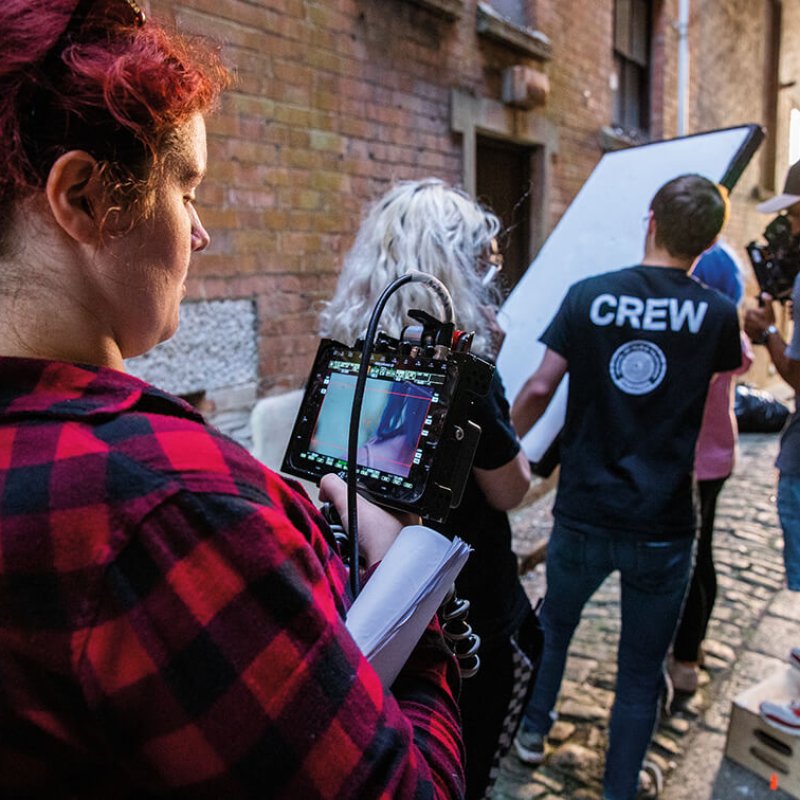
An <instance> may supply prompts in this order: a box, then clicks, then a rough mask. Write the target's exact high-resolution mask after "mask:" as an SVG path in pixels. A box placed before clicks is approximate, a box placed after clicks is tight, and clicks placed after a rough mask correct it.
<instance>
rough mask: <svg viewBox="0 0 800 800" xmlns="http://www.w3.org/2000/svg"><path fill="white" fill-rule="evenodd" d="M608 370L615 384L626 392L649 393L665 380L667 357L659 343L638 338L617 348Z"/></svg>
mask: <svg viewBox="0 0 800 800" xmlns="http://www.w3.org/2000/svg"><path fill="white" fill-rule="evenodd" d="M608 371H609V373H610V374H611V380H612V381H614V385H615V386H616V387H617V388H618V389H620V390H621V391H623V392H625V393H626V394H647V393H648V392H652V391H653V389H655V388H656V386H658V385H659V384H660V383H661V381H663V380H664V375H666V374H667V359H666V357H665V356H664V352H663V351H662V350H661V348H660V347H658V345H655V344H653V343H652V342H645V341H644V340H642V339H637V340H635V341H633V342H627V343H626V344H623V345H622V346H621V347H618V348H617V349H616V351H615V352H614V355H613V356H611V361H610V363H609V365H608Z"/></svg>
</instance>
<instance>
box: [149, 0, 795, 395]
mask: <svg viewBox="0 0 800 800" xmlns="http://www.w3.org/2000/svg"><path fill="white" fill-rule="evenodd" d="M773 4H774V3H773V0H763V1H759V2H755V0H690V4H689V5H690V20H689V26H688V39H689V47H690V68H689V83H688V105H687V112H688V113H687V122H688V126H687V127H688V129H687V133H694V132H698V131H703V130H710V129H714V128H720V127H726V126H732V125H739V124H742V123H746V122H756V123H762V122H763V121H764V109H765V108H766V107H768V106H767V105H766V103H767V100H765V95H764V81H765V67H764V64H765V59H766V54H767V52H768V42H767V30H768V25H767V21H768V15H769V10H770V7H771V6H772V5H773ZM149 5H150V10H151V12H152V13H153V15H154V16H156V17H159V18H161V19H166V20H168V21H171V22H174V24H176V25H177V26H178V27H179V28H180V29H181V30H184V31H190V32H197V33H200V34H204V35H207V36H210V37H212V38H214V39H216V40H217V41H218V42H219V43H220V44H221V46H222V50H223V53H224V57H225V59H226V62H227V63H228V64H229V65H230V66H231V67H232V68H233V69H234V70H235V73H236V77H237V82H236V86H235V88H234V89H233V90H231V91H230V92H228V93H227V95H226V96H225V97H224V99H223V101H222V106H221V109H220V111H219V113H218V114H217V115H215V116H214V117H213V118H211V119H210V120H209V159H210V170H209V174H208V177H207V179H206V181H205V183H204V184H203V186H202V187H201V189H200V192H199V200H200V210H201V214H202V216H203V218H204V221H205V223H206V225H207V227H208V228H209V230H210V231H211V233H212V246H211V248H210V249H209V251H208V252H206V253H203V254H201V255H200V256H199V257H198V258H197V259H196V261H195V263H194V267H193V273H192V277H191V280H190V285H189V296H188V299H189V300H193V301H201V300H220V299H252V300H253V301H254V302H255V307H256V309H257V330H258V359H259V366H258V369H259V380H260V390H259V391H260V393H261V394H268V393H272V392H275V391H279V390H282V389H285V388H292V387H296V386H300V385H301V384H302V382H303V381H304V379H305V377H306V375H307V372H308V369H309V367H310V363H311V358H312V356H313V353H314V352H315V350H316V334H315V323H316V316H317V313H318V309H319V304H320V302H321V301H323V300H324V299H325V298H326V297H328V296H329V295H330V294H331V293H332V291H333V289H334V286H335V282H336V278H337V274H338V269H339V265H340V263H341V259H342V257H343V255H344V253H345V251H346V249H347V248H348V246H349V245H350V243H351V241H352V237H353V235H354V233H355V231H356V229H357V227H358V224H359V221H360V215H361V212H362V209H363V207H364V205H365V204H366V203H368V202H369V201H370V200H373V199H374V198H376V197H377V196H378V195H380V194H381V193H382V192H383V191H384V190H385V189H386V188H387V187H388V185H389V184H390V182H391V181H393V180H396V179H407V178H418V177H423V176H427V175H436V176H439V177H441V178H444V179H445V180H448V181H451V182H453V183H456V184H458V183H461V181H462V180H463V163H464V162H463V141H462V138H461V137H460V136H459V135H457V134H455V133H453V132H452V131H451V119H450V97H451V92H452V91H453V90H454V89H460V90H464V91H467V92H470V93H472V94H474V95H475V96H477V97H483V98H488V99H490V100H494V101H498V102H499V101H500V94H501V75H502V71H503V70H504V69H505V68H506V67H509V66H511V65H515V64H523V65H527V66H531V67H536V68H537V69H540V70H542V71H544V72H546V73H547V75H548V77H549V80H550V87H551V91H550V96H549V99H548V101H547V104H546V106H545V107H544V108H543V109H540V110H539V111H537V113H538V114H540V115H543V116H544V117H545V118H546V119H547V120H549V121H550V122H551V123H552V124H553V125H554V126H555V128H556V130H557V132H558V149H557V153H555V154H554V155H553V156H552V163H551V164H550V165H549V166H550V169H549V171H548V175H549V181H550V185H549V186H548V187H547V193H546V196H547V198H548V208H547V209H546V212H547V216H546V218H547V219H548V220H549V223H550V225H551V227H552V226H553V225H555V223H556V222H557V221H558V219H559V217H560V216H561V214H562V213H563V212H564V210H565V209H566V207H567V206H568V205H569V203H570V201H571V200H572V199H573V197H574V196H575V194H576V193H577V192H578V190H579V189H580V187H581V185H582V184H583V182H584V181H585V180H586V178H587V177H588V175H589V174H590V172H591V171H592V169H593V167H594V166H595V165H596V163H597V162H598V160H599V159H600V158H601V156H602V155H603V150H602V148H601V137H600V131H601V129H602V128H603V126H608V125H609V124H610V122H611V115H612V90H611V74H612V71H613V69H614V61H613V50H612V47H613V44H612V37H613V31H614V5H615V3H614V0H528V3H527V10H528V15H529V22H530V24H531V26H535V28H536V29H537V30H539V31H541V32H542V33H544V34H545V35H546V36H547V37H549V39H550V41H551V44H552V57H551V58H550V59H549V60H541V59H537V58H535V57H533V56H530V55H527V54H526V53H524V52H522V51H519V50H517V49H514V48H513V47H511V46H509V45H507V44H505V43H502V42H497V41H494V40H492V39H489V38H487V37H485V36H482V35H480V34H479V33H478V32H477V31H476V14H477V7H478V2H477V0H464V2H463V3H462V4H461V6H462V8H461V13H460V15H459V16H458V17H457V18H455V19H450V18H447V17H444V16H441V15H437V13H435V12H434V11H432V10H430V9H429V8H426V7H424V4H423V3H422V1H421V0H420V2H419V3H416V2H411V0H152V2H151V3H150V4H149ZM651 5H652V8H653V25H652V35H653V43H652V44H653V46H652V53H651V63H652V69H651V87H652V106H651V109H650V123H651V133H652V135H653V137H654V138H670V137H673V136H675V135H676V134H677V118H678V114H677V97H678V45H679V33H680V31H679V29H678V26H677V15H678V0H655V1H654V2H653V3H652V4H651ZM798 30H800V10H798V8H797V4H796V3H784V4H783V40H782V47H781V53H782V62H781V69H780V82H781V83H782V84H784V85H786V84H790V83H792V82H793V81H794V80H795V79H796V77H798V72H800V55H798V54H797V53H796V52H793V48H792V42H793V41H794V39H795V33H796V32H798ZM795 98H797V100H795ZM773 102H777V104H778V114H777V119H778V126H777V127H776V130H775V131H770V132H769V134H770V135H772V136H775V137H777V138H776V141H777V159H776V164H775V165H769V164H765V163H764V160H763V159H762V158H761V157H759V156H758V155H757V156H756V157H755V158H754V159H753V161H752V162H751V165H750V166H749V168H748V169H747V170H746V172H745V174H744V175H743V176H742V178H741V180H740V182H739V184H738V186H737V187H736V190H735V191H734V194H733V215H732V220H731V224H730V228H729V231H728V239H729V240H730V241H731V242H732V243H733V244H734V245H735V246H737V247H738V248H740V252H741V255H742V258H743V259H745V254H744V250H743V245H744V244H745V243H746V242H747V241H749V240H750V239H752V238H755V237H756V236H758V235H759V233H760V232H761V230H762V229H763V227H764V223H765V222H766V220H765V219H764V218H763V217H761V216H760V215H758V214H756V213H755V211H754V206H755V203H756V202H757V201H758V193H759V187H760V186H762V185H763V184H764V182H765V181H764V176H765V174H766V172H765V171H767V172H768V171H770V170H771V169H774V170H776V171H777V172H776V174H777V178H776V180H777V183H778V184H779V187H780V185H781V184H782V180H783V173H784V172H785V169H786V166H787V163H788V161H787V159H788V119H789V112H790V109H791V107H792V105H793V104H795V102H800V89H798V88H797V87H795V86H793V85H792V86H789V87H787V88H784V89H781V90H780V91H779V93H778V97H777V100H775V99H774V98H773ZM767 183H768V182H767ZM779 187H778V188H779ZM533 191H534V192H535V193H536V192H541V193H542V196H544V187H536V186H534V187H533ZM745 260H746V259H745ZM209 335H210V336H213V331H210V332H209Z"/></svg>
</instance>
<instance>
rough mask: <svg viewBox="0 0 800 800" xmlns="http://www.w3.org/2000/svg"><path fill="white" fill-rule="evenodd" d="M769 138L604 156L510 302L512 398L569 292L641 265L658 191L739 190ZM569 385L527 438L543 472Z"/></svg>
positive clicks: (748, 135) (505, 370)
mask: <svg viewBox="0 0 800 800" xmlns="http://www.w3.org/2000/svg"><path fill="white" fill-rule="evenodd" d="M763 137H764V134H763V131H762V129H761V128H760V127H759V126H758V125H743V126H741V127H736V128H726V129H723V130H717V131H710V132H708V133H699V134H695V135H693V136H684V137H681V138H678V139H670V140H667V141H662V142H653V143H651V144H646V145H641V146H639V147H631V148H628V149H626V150H618V151H616V152H613V153H606V154H605V155H604V156H603V157H602V158H601V159H600V162H599V163H598V164H597V166H596V167H595V168H594V171H593V172H592V174H591V175H590V176H589V178H588V180H587V181H586V183H585V184H584V185H583V187H582V188H581V190H580V191H579V192H578V194H577V196H576V197H575V199H574V200H573V201H572V203H571V204H570V206H569V208H567V210H566V212H565V213H564V216H563V217H562V218H561V220H560V221H559V223H558V225H556V227H555V229H554V230H553V232H552V233H551V234H550V236H549V237H548V238H547V241H545V243H544V245H543V246H542V248H541V250H540V251H539V254H538V255H537V256H536V258H535V259H534V261H533V263H532V264H531V265H530V267H528V269H527V271H526V272H525V274H524V275H523V276H522V279H521V280H520V282H519V283H518V284H517V286H516V287H515V288H514V291H513V292H512V293H511V294H510V295H509V297H508V299H507V300H506V302H505V303H504V305H503V307H502V312H501V315H500V321H501V323H502V325H503V327H504V328H505V330H506V338H505V342H504V343H503V347H502V350H501V351H500V354H499V357H498V359H497V366H498V369H499V370H500V372H501V374H502V376H503V381H504V382H505V385H506V389H507V392H508V397H509V399H511V400H512V401H513V399H514V398H515V397H516V396H517V394H518V393H519V390H520V389H521V388H522V385H523V383H524V382H525V381H526V380H527V378H528V377H529V376H530V375H531V374H532V373H533V372H534V371H535V370H536V368H537V367H538V366H539V363H540V361H541V360H542V356H543V355H544V351H545V347H544V345H543V344H541V342H539V336H541V334H542V333H543V332H544V329H545V328H546V327H547V325H548V323H549V322H550V320H551V319H552V318H553V315H554V314H555V313H556V311H557V310H558V308H559V306H560V305H561V301H562V300H563V298H564V295H565V294H566V292H567V289H568V288H569V287H570V286H571V285H572V284H573V283H575V282H577V281H579V280H582V279H583V278H588V277H590V276H591V275H598V274H600V273H603V272H608V271H610V270H613V269H621V268H623V267H628V266H633V265H635V264H638V263H639V262H640V260H641V258H642V255H643V253H644V237H645V224H644V221H645V219H646V217H647V213H648V209H649V206H650V201H651V200H652V198H653V195H655V193H656V192H657V191H658V189H659V188H660V187H661V186H663V185H664V184H665V183H666V182H667V181H669V180H671V179H672V178H676V177H678V176H679V175H684V174H687V173H697V174H699V175H703V176H705V177H707V178H709V179H710V180H712V181H716V182H717V183H721V184H723V185H724V186H726V187H727V188H728V190H731V189H733V186H734V185H735V183H736V181H737V180H738V179H739V177H740V176H741V174H742V172H743V171H744V169H745V167H746V166H747V164H748V162H749V161H750V159H751V158H752V156H753V153H755V151H756V150H757V149H758V146H759V144H760V143H761V140H762V139H763ZM566 389H567V380H566V378H565V380H564V381H562V385H561V386H560V387H559V388H558V391H557V392H556V395H555V397H554V398H553V400H552V402H551V403H550V407H549V408H548V409H547V411H546V412H545V414H544V415H543V416H542V418H541V419H540V420H539V422H537V424H536V425H534V427H533V428H532V429H531V430H530V431H529V432H528V434H527V435H526V436H525V438H524V439H523V448H524V450H525V452H526V453H527V455H528V458H529V459H530V461H531V462H533V463H534V464H539V465H540V468H539V469H538V470H537V471H538V472H540V474H548V473H549V472H550V471H551V470H552V467H553V466H554V464H555V460H554V459H553V457H552V454H553V450H552V448H553V446H554V443H555V441H556V437H557V436H558V433H559V431H560V430H561V427H562V426H563V424H564V416H565V412H566V400H567V393H566ZM548 451H550V452H549V453H548ZM546 455H547V458H545V456H546ZM548 464H549V466H548Z"/></svg>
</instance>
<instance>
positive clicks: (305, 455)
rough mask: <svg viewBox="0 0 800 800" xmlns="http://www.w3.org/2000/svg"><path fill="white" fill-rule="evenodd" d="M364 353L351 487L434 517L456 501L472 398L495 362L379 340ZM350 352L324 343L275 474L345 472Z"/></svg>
mask: <svg viewBox="0 0 800 800" xmlns="http://www.w3.org/2000/svg"><path fill="white" fill-rule="evenodd" d="M378 344H379V345H380V346H379V347H376V352H373V354H372V356H371V357H370V363H369V369H368V371H367V379H366V382H365V385H364V398H363V402H362V406H361V417H360V420H359V428H358V443H357V449H356V475H357V476H358V484H359V491H360V492H362V493H364V494H365V495H366V496H367V497H369V498H370V499H372V500H373V501H374V502H377V503H379V504H381V505H385V506H389V507H391V508H398V509H405V510H410V511H414V513H417V514H420V515H421V516H423V517H426V518H428V519H432V520H439V521H442V520H444V519H445V518H446V516H447V514H448V512H449V510H450V509H451V508H453V507H455V506H456V505H457V504H458V503H459V502H460V501H461V497H462V495H463V492H464V487H465V486H466V483H467V480H468V478H469V474H470V469H471V468H472V459H473V457H474V455H475V448H476V447H477V445H478V439H479V437H480V432H481V429H480V426H479V425H477V423H475V422H474V421H473V420H472V419H471V416H472V412H473V406H474V400H475V398H476V397H482V396H484V395H486V393H487V392H488V391H489V386H490V384H491V381H492V374H493V371H494V368H493V367H492V365H491V364H489V363H487V362H485V361H483V360H481V359H479V358H476V357H475V356H473V355H471V354H469V353H466V352H450V354H449V355H448V357H447V358H433V357H431V356H427V355H421V354H420V353H419V348H416V347H410V348H405V347H404V346H403V347H401V346H400V345H401V343H400V342H399V341H398V340H396V339H390V338H389V337H384V338H383V339H381V338H380V337H379V339H378ZM360 368H361V352H360V350H358V349H355V348H352V347H348V346H347V345H344V344H341V343H340V342H335V341H333V340H331V339H323V340H322V342H320V346H319V350H318V351H317V356H316V358H315V360H314V366H313V367H312V369H311V374H310V375H309V379H308V383H307V385H306V390H305V394H304V395H303V402H302V403H301V405H300V410H299V411H298V413H297V419H296V420H295V423H294V427H293V429H292V435H291V436H290V437H289V444H288V446H287V448H286V453H285V455H284V457H283V463H282V465H281V471H282V472H286V473H288V474H289V475H294V476H296V477H298V478H304V479H305V480H310V481H313V482H315V483H318V482H319V480H320V478H322V476H323V475H326V474H328V473H330V472H334V473H337V474H339V475H340V476H342V477H343V476H344V473H345V471H346V470H347V450H348V439H349V436H350V417H351V413H352V408H353V395H354V392H355V386H356V383H357V380H358V373H359V370H360Z"/></svg>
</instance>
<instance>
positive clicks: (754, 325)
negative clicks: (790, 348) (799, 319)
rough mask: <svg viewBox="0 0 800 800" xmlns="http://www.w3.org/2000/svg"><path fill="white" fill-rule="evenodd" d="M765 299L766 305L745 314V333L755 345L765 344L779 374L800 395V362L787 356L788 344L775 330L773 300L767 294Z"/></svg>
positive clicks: (749, 310)
mask: <svg viewBox="0 0 800 800" xmlns="http://www.w3.org/2000/svg"><path fill="white" fill-rule="evenodd" d="M763 299H764V305H762V306H759V307H758V308H749V309H748V310H747V312H746V313H745V317H744V329H745V333H747V335H748V336H749V337H750V341H752V342H753V343H754V344H763V345H764V346H765V347H766V348H767V352H768V353H769V357H770V358H771V359H772V363H773V364H774V365H775V369H776V370H778V374H779V375H780V376H781V378H783V379H784V380H785V381H786V383H788V384H789V386H791V387H792V389H794V391H795V392H796V393H798V394H800V361H798V360H796V359H794V358H789V356H787V355H786V342H785V341H784V340H783V337H782V336H781V335H780V333H779V332H778V330H777V328H775V311H774V309H773V305H772V304H773V301H772V298H771V297H770V296H769V295H766V294H765V295H764V296H763ZM795 324H796V323H795Z"/></svg>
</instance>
